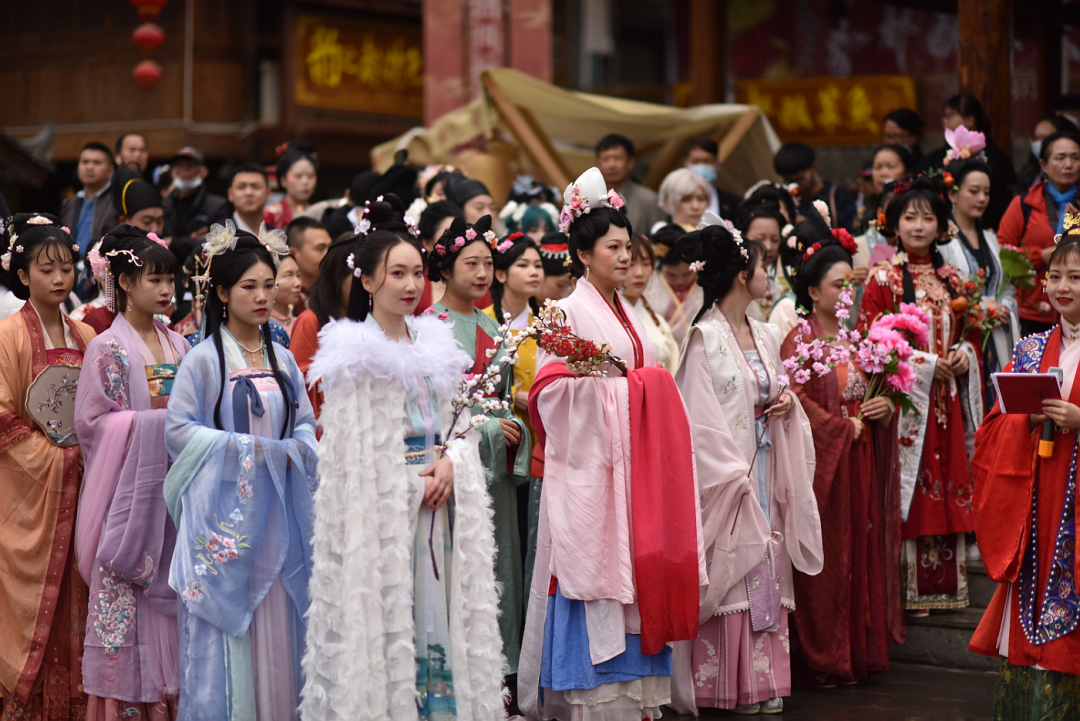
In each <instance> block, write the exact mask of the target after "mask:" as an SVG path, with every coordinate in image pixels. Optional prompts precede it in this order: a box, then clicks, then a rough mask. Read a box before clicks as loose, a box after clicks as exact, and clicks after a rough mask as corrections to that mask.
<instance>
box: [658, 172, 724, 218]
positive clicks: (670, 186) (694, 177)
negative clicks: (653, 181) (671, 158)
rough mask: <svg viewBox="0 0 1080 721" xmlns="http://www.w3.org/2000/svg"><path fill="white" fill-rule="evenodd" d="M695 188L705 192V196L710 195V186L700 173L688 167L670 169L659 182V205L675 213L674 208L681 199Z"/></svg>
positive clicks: (694, 190) (709, 196)
mask: <svg viewBox="0 0 1080 721" xmlns="http://www.w3.org/2000/svg"><path fill="white" fill-rule="evenodd" d="M697 190H701V191H702V192H703V193H705V197H706V198H711V197H712V186H711V185H709V181H707V180H705V177H704V176H702V175H701V174H700V173H696V172H694V171H693V170H690V169H689V168H679V169H678V170H672V171H671V172H670V173H668V174H667V177H666V178H664V182H662V183H660V193H659V202H660V207H661V208H663V209H664V210H666V211H667V212H668V213H671V214H672V215H675V209H676V208H678V207H679V203H681V202H682V199H683V198H685V197H686V196H688V195H692V194H693V193H695V192H696V191H697Z"/></svg>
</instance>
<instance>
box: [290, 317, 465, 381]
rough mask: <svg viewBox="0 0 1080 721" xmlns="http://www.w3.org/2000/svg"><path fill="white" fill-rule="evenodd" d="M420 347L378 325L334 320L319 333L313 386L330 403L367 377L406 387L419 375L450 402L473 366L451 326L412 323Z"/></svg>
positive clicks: (428, 320) (436, 322)
mask: <svg viewBox="0 0 1080 721" xmlns="http://www.w3.org/2000/svg"><path fill="white" fill-rule="evenodd" d="M408 322H409V325H410V326H411V328H412V329H413V330H414V331H415V335H416V342H414V343H412V344H408V343H397V342H394V341H391V340H389V339H387V337H386V335H385V334H384V333H383V332H382V330H381V329H380V328H379V326H378V325H376V324H375V323H374V322H367V323H357V322H355V321H351V320H332V321H330V322H329V323H327V324H326V326H325V327H323V329H322V330H321V331H319V350H318V353H316V354H315V358H314V360H312V361H311V366H310V367H309V368H308V372H307V380H308V385H309V386H311V387H314V386H315V384H316V383H317V382H319V381H322V384H323V394H324V395H325V396H326V397H327V398H329V397H330V394H331V393H333V392H334V389H336V388H340V387H342V386H349V385H351V384H352V383H353V382H354V381H355V379H356V377H357V376H358V375H359V374H361V373H366V374H368V375H371V376H372V377H374V378H376V379H378V380H390V381H395V382H396V383H397V384H398V385H399V386H402V387H403V388H404V387H405V386H407V385H409V384H411V383H413V382H414V379H415V378H416V377H417V376H427V377H428V378H430V379H431V382H432V383H433V384H434V386H435V392H436V393H438V394H439V397H440V398H445V399H449V398H450V396H451V395H452V394H453V392H454V389H455V388H457V386H458V383H459V382H460V381H461V374H462V373H463V372H464V371H465V369H466V368H469V367H471V366H472V363H473V362H472V359H471V358H470V357H469V355H468V354H467V353H465V351H463V350H461V348H460V347H459V346H458V344H457V341H456V340H455V339H454V331H453V329H452V327H451V326H450V324H449V323H446V322H444V321H441V320H439V319H438V318H436V317H435V316H432V315H425V316H420V317H418V318H411V319H408Z"/></svg>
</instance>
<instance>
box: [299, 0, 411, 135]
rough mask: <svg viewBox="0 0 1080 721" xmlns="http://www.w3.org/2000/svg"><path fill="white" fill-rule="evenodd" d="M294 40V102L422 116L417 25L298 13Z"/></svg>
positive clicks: (361, 110)
mask: <svg viewBox="0 0 1080 721" xmlns="http://www.w3.org/2000/svg"><path fill="white" fill-rule="evenodd" d="M293 43H294V57H295V64H294V68H293V72H294V96H295V102H296V104H297V105H300V106H305V107H310V108H325V109H329V110H351V111H355V112H362V113H380V114H387V115H409V116H422V115H423V114H424V61H423V54H422V52H421V48H422V47H423V42H422V38H421V28H420V26H419V25H415V26H414V25H409V24H397V23H389V22H379V21H369V20H363V19H352V18H341V17H337V16H323V15H308V14H302V15H300V16H299V17H297V19H296V33H295V36H294V38H293Z"/></svg>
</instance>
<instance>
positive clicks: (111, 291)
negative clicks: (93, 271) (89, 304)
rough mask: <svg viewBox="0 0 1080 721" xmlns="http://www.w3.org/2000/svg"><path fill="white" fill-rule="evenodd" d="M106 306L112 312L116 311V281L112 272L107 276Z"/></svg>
mask: <svg viewBox="0 0 1080 721" xmlns="http://www.w3.org/2000/svg"><path fill="white" fill-rule="evenodd" d="M105 307H106V308H108V309H109V312H110V313H115V312H116V281H114V280H113V274H112V273H111V272H110V273H109V274H108V275H107V276H105Z"/></svg>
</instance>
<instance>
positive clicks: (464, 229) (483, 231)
mask: <svg viewBox="0 0 1080 721" xmlns="http://www.w3.org/2000/svg"><path fill="white" fill-rule="evenodd" d="M477 238H482V239H483V240H484V242H486V243H487V244H488V245H489V246H490V247H491V248H492V249H493V250H496V249H497V248H496V246H497V245H498V240H499V236H498V235H496V234H495V231H494V230H492V229H491V216H490V215H485V216H484V217H482V218H480V220H478V221H476V223H474V224H473V225H467V224H466V223H465V221H464V220H462V219H461V218H454V221H453V222H452V223H450V227H449V228H447V229H446V230H445V231H444V232H443V234H442V235H441V236H439V239H438V240H436V241H435V248H434V252H435V254H436V255H446V254H447V253H458V252H460V251H461V249H462V248H464V247H465V246H466V245H468V244H469V243H471V242H473V241H474V240H476V239H477Z"/></svg>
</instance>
